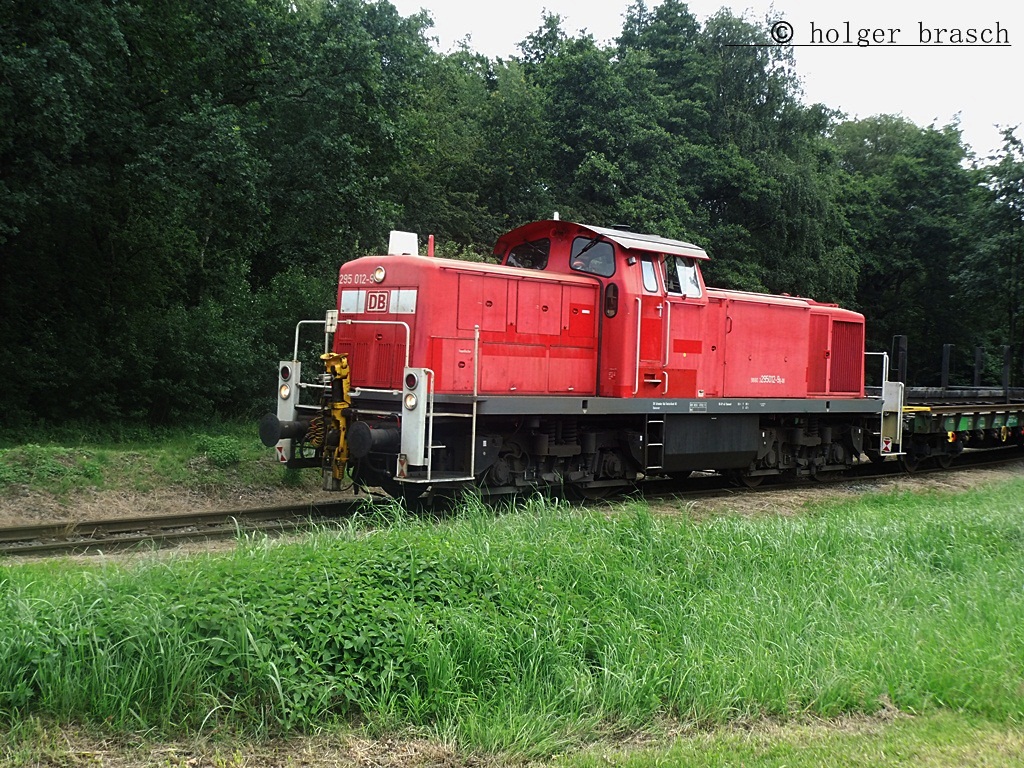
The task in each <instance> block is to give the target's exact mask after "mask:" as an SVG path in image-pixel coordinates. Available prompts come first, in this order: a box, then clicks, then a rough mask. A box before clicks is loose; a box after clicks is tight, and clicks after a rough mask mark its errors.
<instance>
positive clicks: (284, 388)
mask: <svg viewBox="0 0 1024 768" xmlns="http://www.w3.org/2000/svg"><path fill="white" fill-rule="evenodd" d="M277 394H279V395H280V396H281V399H282V400H287V399H288V398H289V397H291V394H292V388H291V387H289V386H288V385H287V384H282V385H281V388H280V389H279V390H277Z"/></svg>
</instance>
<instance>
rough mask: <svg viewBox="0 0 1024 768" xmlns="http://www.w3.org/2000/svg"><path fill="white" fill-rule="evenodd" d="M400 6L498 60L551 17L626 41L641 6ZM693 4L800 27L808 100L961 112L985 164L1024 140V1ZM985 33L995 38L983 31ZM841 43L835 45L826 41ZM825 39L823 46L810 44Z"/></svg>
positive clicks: (907, 113) (582, 1) (937, 114)
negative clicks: (958, 42) (985, 41)
mask: <svg viewBox="0 0 1024 768" xmlns="http://www.w3.org/2000/svg"><path fill="white" fill-rule="evenodd" d="M392 2H393V3H394V5H395V7H396V8H398V10H399V12H400V13H401V14H402V15H405V16H408V15H410V14H412V13H415V12H417V11H419V10H420V9H425V10H427V11H428V12H429V13H430V15H431V17H432V18H433V19H434V28H433V34H434V35H435V36H436V37H437V39H438V42H437V47H438V50H440V51H442V52H446V51H450V50H453V49H454V48H456V47H457V46H458V44H459V43H460V41H462V40H464V39H467V38H468V41H469V46H470V48H471V49H473V50H475V51H478V52H479V53H482V54H485V55H487V56H490V57H492V58H493V57H498V56H500V57H504V58H507V57H509V56H513V55H516V54H518V53H519V50H518V48H517V44H518V43H519V42H521V41H522V40H523V39H524V38H525V37H526V36H527V35H528V34H530V33H531V32H534V31H535V30H536V29H537V28H538V27H539V26H540V24H541V18H542V15H543V12H544V10H545V9H546V10H547V11H549V12H551V13H557V14H558V15H559V16H561V17H562V19H563V28H564V29H565V30H566V32H568V33H569V34H570V35H575V34H576V33H577V32H579V31H580V30H581V29H586V30H587V31H588V32H590V33H591V34H592V35H593V36H594V37H595V38H596V39H597V40H598V41H599V42H610V41H611V40H613V39H614V38H615V37H617V36H618V34H619V32H620V30H621V28H622V17H623V14H624V13H625V10H626V8H627V7H628V5H629V4H630V2H629V0H513V2H493V0H492V1H491V2H480V0H392ZM657 4H658V0H648V5H649V6H651V7H653V6H655V5H657ZM688 5H689V7H690V11H691V12H692V13H694V14H695V15H696V16H697V18H698V19H699V20H700V21H701V22H703V21H704V20H705V19H707V17H708V16H709V15H712V14H714V13H715V12H716V11H717V10H718V9H719V8H722V7H726V8H729V9H730V10H731V11H732V12H733V13H735V14H737V15H744V14H745V15H746V16H747V18H748V19H749V20H751V21H754V22H756V23H759V24H760V23H765V19H766V18H767V19H770V20H771V22H773V23H774V22H779V21H785V22H788V23H789V24H790V25H792V29H793V39H792V42H793V43H795V44H798V45H797V47H796V48H795V49H794V50H795V54H796V63H797V72H798V74H799V75H800V77H801V78H802V80H803V84H804V100H805V101H806V102H809V103H812V102H821V103H823V104H826V105H828V106H829V107H832V108H834V109H840V110H842V111H844V112H845V113H847V115H849V116H850V117H868V116H871V115H876V114H881V113H887V114H902V115H903V116H904V117H906V118H908V119H910V120H913V121H914V122H915V123H917V124H918V125H921V126H927V125H931V124H933V123H934V124H936V125H937V126H942V125H945V124H947V123H950V122H952V121H953V120H954V119H955V118H956V117H957V116H958V115H959V121H960V127H961V129H962V130H963V135H964V141H965V142H966V143H967V144H969V145H970V146H971V147H972V148H973V149H974V151H975V152H976V153H977V154H978V156H979V157H985V156H986V155H989V154H991V153H992V152H993V151H995V150H997V149H998V148H999V147H1000V146H1001V145H1002V142H1001V140H1000V135H999V131H998V129H997V128H996V127H995V126H996V125H999V126H1002V127H1012V126H1015V125H1021V126H1022V130H1019V131H1018V132H1017V136H1018V137H1021V138H1024V95H1022V92H1024V84H1022V82H1021V80H1022V78H1024V2H1020V0H1009V1H1007V0H1003V1H1002V2H996V1H995V0H971V1H970V2H948V0H933V1H932V2H928V1H926V0H909V1H907V2H898V1H894V0H888V1H883V0H857V1H856V2H849V3H823V2H821V0H775V2H774V3H769V2H768V1H767V0H755V1H753V2H744V0H725V1H723V0H693V1H692V2H690V3H688ZM847 23H848V24H849V29H850V35H851V42H852V43H854V44H853V45H840V43H843V42H845V39H846V36H847ZM812 25H813V27H812ZM766 26H768V25H767V24H766ZM861 29H865V30H879V31H878V32H872V33H869V35H868V40H870V39H871V36H873V35H877V37H878V39H879V40H884V41H885V43H886V44H885V45H876V44H872V45H868V46H859V45H856V43H857V41H858V39H859V34H858V32H859V30H861ZM922 29H924V30H928V33H927V37H928V38H930V42H931V43H932V44H930V45H928V46H922V45H920V43H921V42H922V39H923V38H925V33H924V32H923V31H922ZM936 29H944V30H962V36H963V38H964V39H965V40H967V38H968V35H969V32H968V30H972V29H973V30H976V31H977V32H976V35H977V37H978V38H979V42H980V39H981V38H982V37H983V36H984V37H987V38H989V39H992V40H993V41H998V42H1007V41H1008V43H1009V44H1008V45H999V46H995V45H980V44H976V45H973V46H966V45H963V46H959V47H953V46H950V45H945V44H944V45H942V46H936V45H934V42H935V40H936V37H937V34H936V32H935V30H936ZM829 30H833V32H830V31H829ZM890 30H898V31H890ZM984 30H988V33H987V34H983V31H984ZM999 30H1001V32H1000V31H999ZM812 34H815V35H816V36H815V37H814V38H813V39H812ZM997 34H998V35H999V37H998V39H997V38H996V35H997ZM951 36H952V33H951V32H944V33H942V38H941V39H942V42H943V43H948V42H949V40H950V38H951ZM833 39H834V40H835V42H836V44H835V45H827V44H825V43H829V42H831V40H833ZM819 40H820V42H821V43H823V44H822V45H815V46H810V45H807V44H809V43H812V42H818V41H819ZM924 41H925V42H928V40H927V39H925V40H924ZM888 43H895V45H892V44H888Z"/></svg>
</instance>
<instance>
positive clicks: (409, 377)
mask: <svg viewBox="0 0 1024 768" xmlns="http://www.w3.org/2000/svg"><path fill="white" fill-rule="evenodd" d="M419 383H420V380H419V377H417V376H416V374H415V373H407V374H405V388H406V389H416V385H417V384H419Z"/></svg>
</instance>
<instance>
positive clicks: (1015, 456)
mask: <svg viewBox="0 0 1024 768" xmlns="http://www.w3.org/2000/svg"><path fill="white" fill-rule="evenodd" d="M1021 460H1024V450H1022V449H1020V448H1007V449H1001V450H997V451H978V452H970V453H965V454H964V455H963V456H961V457H960V458H959V459H958V460H957V462H956V463H955V464H954V465H953V466H952V467H951V468H949V469H942V468H940V467H927V466H922V467H921V468H920V469H919V470H917V471H916V472H915V473H914V475H926V474H931V473H939V472H942V473H949V472H957V471H970V470H973V469H982V468H986V467H996V466H1001V465H1005V464H1008V463H1014V462H1019V461H1021ZM901 474H905V473H904V472H903V471H902V470H901V469H900V467H899V465H898V463H896V462H886V463H885V464H881V465H872V464H869V463H864V464H861V465H858V466H857V467H855V468H854V469H853V470H851V471H848V472H844V473H842V475H841V476H837V477H835V479H834V481H833V482H834V483H835V484H837V485H840V484H842V483H843V482H848V481H851V480H855V481H858V482H860V481H868V482H870V481H871V480H883V479H886V478H891V477H893V476H895V475H901ZM811 486H812V483H810V482H809V481H806V480H802V481H796V482H772V483H766V484H764V485H762V486H759V487H757V488H744V487H737V486H735V485H734V484H732V483H730V482H729V480H728V479H727V478H724V477H722V476H720V475H707V476H701V475H697V476H694V477H692V478H690V479H688V480H685V481H678V480H676V481H671V482H670V481H652V482H651V483H650V484H649V485H647V486H646V487H645V494H644V495H645V497H646V498H648V499H652V500H653V499H669V498H671V499H678V500H686V499H690V500H697V499H710V498H720V497H725V496H735V495H737V494H741V493H742V494H778V493H783V492H786V491H791V490H796V489H801V488H804V489H805V488H808V487H811ZM372 502H373V497H370V498H367V497H363V498H360V499H343V500H338V501H328V502H318V503H312V504H301V505H286V506H276V507H264V508H257V509H235V510H222V511H216V512H190V513H185V514H180V515H169V516H159V517H137V518H118V519H116V520H96V521H87V522H71V523H57V524H50V525H29V526H19V527H16V528H0V556H8V557H10V556H15V557H17V556H22V557H25V556H28V557H39V556H52V555H79V554H100V553H110V552H123V551H125V550H131V549H145V548H151V549H155V548H161V547H170V546H174V545H180V544H185V543H190V542H198V541H211V540H217V539H232V538H237V537H238V536H240V535H244V534H249V533H268V534H282V533H290V532H297V531H302V530H309V529H311V528H313V527H315V526H316V525H319V524H323V523H324V522H329V521H332V520H339V519H344V518H345V517H349V516H351V515H352V514H354V513H355V512H357V511H359V510H362V509H367V508H368V507H369V506H371V505H372Z"/></svg>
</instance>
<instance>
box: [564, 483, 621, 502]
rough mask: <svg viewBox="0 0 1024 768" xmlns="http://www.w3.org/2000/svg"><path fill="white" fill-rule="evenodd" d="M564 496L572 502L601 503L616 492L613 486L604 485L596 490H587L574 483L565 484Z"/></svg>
mask: <svg viewBox="0 0 1024 768" xmlns="http://www.w3.org/2000/svg"><path fill="white" fill-rule="evenodd" d="M564 488H565V495H566V496H568V497H569V498H570V499H572V500H573V501H603V500H605V499H607V498H608V497H609V496H611V495H612V494H613V493H614V492H615V491H616V490H620V489H617V488H615V487H614V486H610V485H604V486H599V487H597V488H587V487H585V486H582V485H576V484H574V483H566V484H565V486H564Z"/></svg>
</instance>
